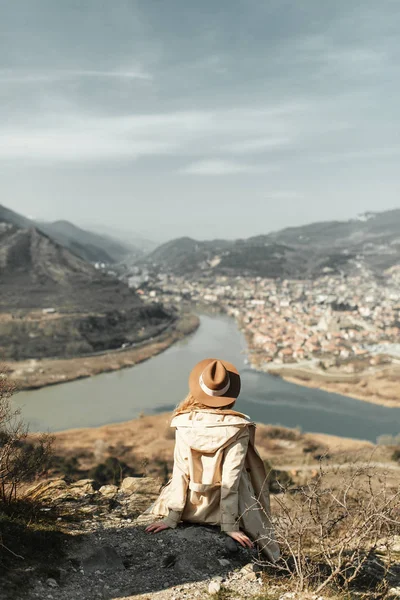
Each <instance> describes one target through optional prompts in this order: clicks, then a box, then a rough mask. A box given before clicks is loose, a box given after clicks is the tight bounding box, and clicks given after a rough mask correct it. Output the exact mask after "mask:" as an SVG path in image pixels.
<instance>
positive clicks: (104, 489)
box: [99, 485, 118, 498]
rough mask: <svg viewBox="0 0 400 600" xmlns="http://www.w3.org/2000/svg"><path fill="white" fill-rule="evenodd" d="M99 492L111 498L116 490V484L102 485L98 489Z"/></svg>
mask: <svg viewBox="0 0 400 600" xmlns="http://www.w3.org/2000/svg"><path fill="white" fill-rule="evenodd" d="M99 492H100V494H101V495H102V496H106V497H107V498H112V497H113V496H115V495H116V494H117V492H118V488H117V486H116V485H102V486H101V488H100V489H99Z"/></svg>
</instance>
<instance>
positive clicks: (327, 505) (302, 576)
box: [260, 461, 400, 593]
mask: <svg viewBox="0 0 400 600" xmlns="http://www.w3.org/2000/svg"><path fill="white" fill-rule="evenodd" d="M399 500H400V491H399V488H398V482H397V484H396V485H392V484H390V481H389V478H388V476H387V475H386V474H385V473H383V472H382V471H381V470H379V469H377V468H376V467H373V466H372V464H365V463H360V464H359V465H357V464H349V463H348V464H344V465H341V466H340V467H337V466H336V467H330V466H329V463H326V462H324V461H321V463H320V468H319V472H318V474H317V476H316V477H314V479H313V480H312V481H310V482H309V483H308V484H307V485H305V486H302V487H299V488H294V489H293V488H292V489H291V488H284V487H283V488H282V494H280V495H278V496H275V497H274V504H275V509H274V515H275V522H274V527H275V536H276V540H277V542H278V543H279V545H280V548H281V555H282V556H281V559H280V561H279V562H278V563H277V564H275V565H270V568H271V569H272V574H274V575H280V576H287V577H289V578H290V579H291V580H292V584H293V585H294V587H295V589H296V590H298V591H303V590H307V589H313V590H315V591H316V593H319V592H321V590H323V589H324V588H326V586H335V587H337V588H340V589H342V590H343V589H344V590H346V591H348V590H349V589H352V588H355V587H364V588H365V587H376V586H377V585H378V584H380V585H381V587H382V586H385V585H387V581H388V577H389V579H390V570H391V567H392V566H393V556H392V551H391V548H392V546H393V542H394V539H395V536H396V534H399V533H400V508H399ZM262 541H263V540H262V539H260V542H261V543H262ZM264 542H265V540H264Z"/></svg>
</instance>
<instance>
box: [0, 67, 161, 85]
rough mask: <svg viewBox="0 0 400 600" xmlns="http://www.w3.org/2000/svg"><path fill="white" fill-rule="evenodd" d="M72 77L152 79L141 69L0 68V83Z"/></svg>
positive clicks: (32, 82) (35, 81) (46, 81)
mask: <svg viewBox="0 0 400 600" xmlns="http://www.w3.org/2000/svg"><path fill="white" fill-rule="evenodd" d="M73 79H114V80H121V81H124V80H145V81H150V80H152V79H153V77H152V75H150V73H147V72H145V71H143V70H141V69H115V70H96V69H52V70H46V69H42V70H41V69H34V70H30V71H25V70H21V69H0V84H8V85H10V84H17V85H30V84H40V83H55V82H59V81H61V82H62V81H68V80H73Z"/></svg>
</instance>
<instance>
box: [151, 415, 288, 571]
mask: <svg viewBox="0 0 400 600" xmlns="http://www.w3.org/2000/svg"><path fill="white" fill-rule="evenodd" d="M171 427H175V428H176V438H175V452H174V468H173V473H172V479H171V480H170V482H169V483H168V484H167V485H166V486H165V487H164V488H163V490H162V491H161V494H160V496H159V498H158V499H157V500H156V502H155V503H154V504H153V505H152V506H151V507H150V508H149V509H148V511H147V512H148V513H152V514H154V515H158V516H162V517H164V519H163V521H164V522H165V523H166V524H167V525H169V527H172V528H174V527H176V526H177V524H178V523H179V521H181V520H182V521H185V522H186V521H187V522H190V523H209V524H212V525H220V526H221V530H222V531H225V532H232V531H238V530H239V529H241V530H243V531H245V532H246V533H247V535H249V537H250V538H251V539H253V540H254V541H256V542H257V544H258V546H259V548H260V550H261V551H262V553H263V554H264V555H265V556H266V557H267V558H268V560H270V561H272V562H275V561H276V560H277V559H278V558H279V547H278V545H277V543H276V541H275V538H274V533H273V527H272V524H271V518H270V503H269V491H268V486H267V484H266V472H265V467H264V463H263V461H262V460H261V457H260V455H259V454H258V452H257V450H256V449H255V447H254V436H255V424H254V423H252V422H251V421H250V420H249V418H248V417H246V416H245V415H242V414H241V413H238V412H236V411H232V410H225V411H223V410H218V411H217V410H213V409H209V410H197V411H190V412H189V411H188V412H185V413H181V414H179V415H177V416H176V417H174V419H173V420H172V422H171Z"/></svg>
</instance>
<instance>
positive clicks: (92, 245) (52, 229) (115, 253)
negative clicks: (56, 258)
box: [38, 221, 142, 264]
mask: <svg viewBox="0 0 400 600" xmlns="http://www.w3.org/2000/svg"><path fill="white" fill-rule="evenodd" d="M38 227H39V229H41V230H42V231H44V232H45V233H47V234H48V235H49V236H50V237H51V238H52V239H53V240H55V241H57V242H59V243H60V244H62V245H63V246H65V247H66V248H68V249H69V250H71V252H74V253H75V254H77V255H78V256H80V257H82V258H84V259H85V260H87V261H89V262H103V263H108V264H112V263H116V262H120V261H121V260H123V259H124V258H125V257H126V256H128V255H130V256H136V257H140V256H141V255H142V252H141V251H140V250H139V249H138V248H135V247H134V246H133V245H128V244H125V243H122V242H119V241H117V240H115V239H113V238H112V237H110V236H107V235H100V234H98V233H93V232H91V231H87V230H85V229H81V228H80V227H77V226H76V225H73V224H72V223H69V222H68V221H55V222H54V223H39V224H38Z"/></svg>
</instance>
